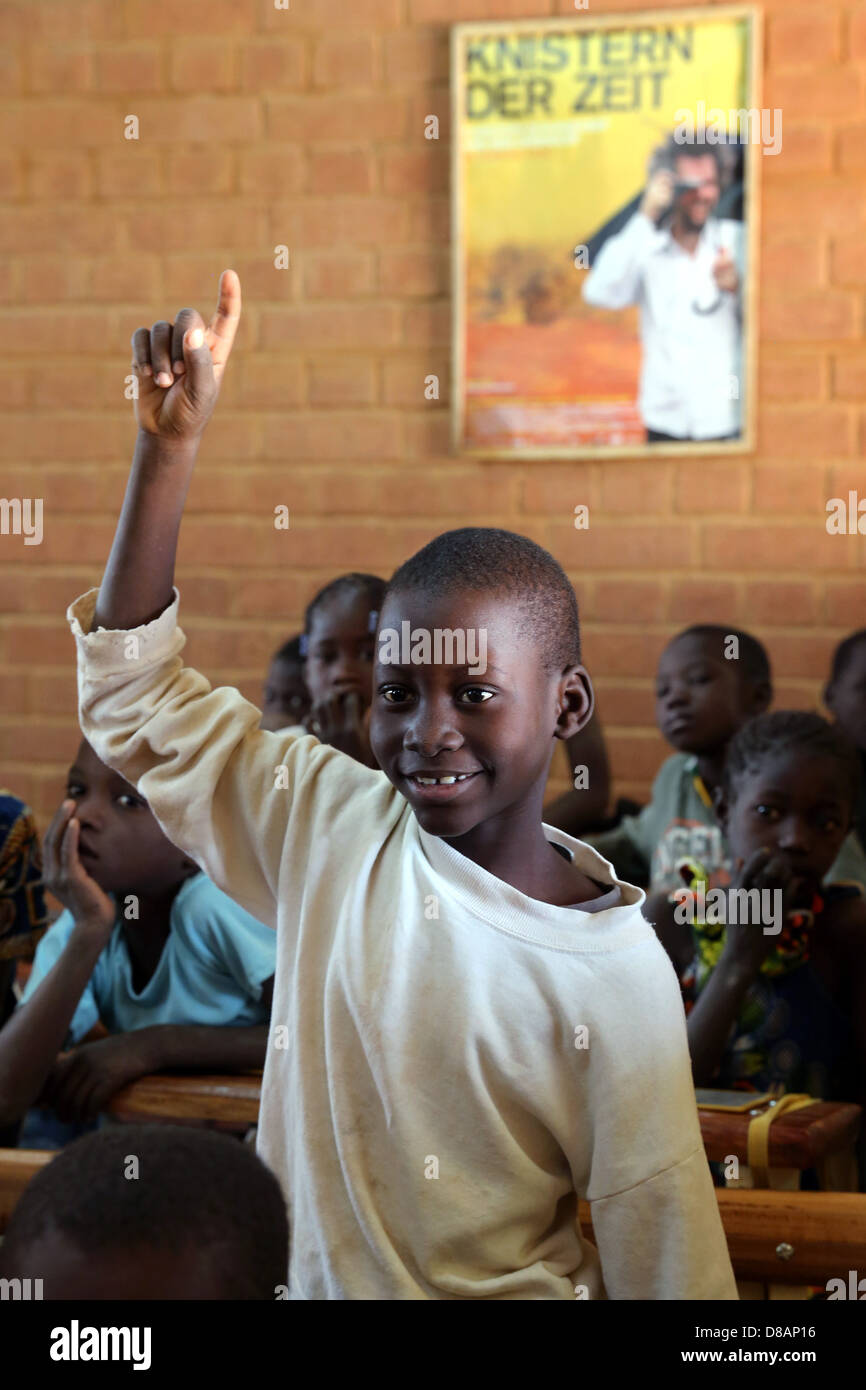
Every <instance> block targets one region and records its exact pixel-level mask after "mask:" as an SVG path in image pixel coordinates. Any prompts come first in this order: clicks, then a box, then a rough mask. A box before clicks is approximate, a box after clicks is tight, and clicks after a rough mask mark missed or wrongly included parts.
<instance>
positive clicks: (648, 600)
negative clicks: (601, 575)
mask: <svg viewBox="0 0 866 1390" xmlns="http://www.w3.org/2000/svg"><path fill="white" fill-rule="evenodd" d="M586 610H587V605H586V603H584V613H585V616H586V617H591V618H592V620H593V621H598V622H603V623H657V622H660V621H661V620H662V618H663V617H664V615H665V587H664V585H663V584H662V583H661V581H659V580H657V579H600V580H599V581H598V583H597V584H596V585H595V588H594V592H593V598H592V601H591V603H590V606H589V611H588V612H587V611H586Z"/></svg>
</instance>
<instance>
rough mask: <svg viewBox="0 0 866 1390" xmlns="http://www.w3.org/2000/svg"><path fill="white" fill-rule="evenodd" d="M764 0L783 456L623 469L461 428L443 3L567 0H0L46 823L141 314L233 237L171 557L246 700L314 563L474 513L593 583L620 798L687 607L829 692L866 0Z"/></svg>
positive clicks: (111, 502)
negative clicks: (778, 131)
mask: <svg viewBox="0 0 866 1390" xmlns="http://www.w3.org/2000/svg"><path fill="white" fill-rule="evenodd" d="M643 8H647V6H646V5H644V4H636V3H627V2H626V3H623V0H592V5H591V13H592V14H593V15H603V14H608V13H613V12H617V11H623V12H626V11H634V10H638V9H643ZM665 8H669V9H676V8H683V7H682V6H677V5H676V4H675V3H669V4H668V5H666V6H665ZM760 8H762V9H763V10H764V11H765V14H766V18H767V50H766V51H767V59H766V85H765V93H764V104H765V105H767V106H769V107H780V108H781V109H782V110H783V118H784V127H783V131H784V143H783V149H782V153H781V154H780V155H779V156H778V157H776V158H765V159H763V160H762V175H763V224H762V236H761V243H762V245H761V255H762V264H761V291H760V299H761V305H760V341H759V360H760V375H759V395H760V400H759V409H758V447H757V449H756V451H755V453H754V455H750V456H739V457H736V458H724V459H723V458H719V459H712V458H709V459H707V458H702V459H695V460H693V461H683V462H680V461H675V460H672V459H666V458H665V457H664V456H661V455H659V456H658V457H653V459H652V460H651V461H649V462H640V461H621V462H611V463H604V464H602V463H593V462H588V463H587V462H570V463H569V462H551V463H545V462H522V463H506V462H473V461H466V460H461V459H459V458H455V457H452V456H451V455H450V452H449V443H448V402H447V386H446V383H447V382H448V379H449V356H450V350H449V343H450V327H449V289H448V252H449V193H448V186H449V171H448V159H449V152H448V127H449V92H448V27H449V25H450V24H451V23H452V22H456V21H459V20H464V19H475V18H491V19H492V18H509V17H527V18H529V17H533V16H551V15H556V14H574V13H575V10H574V6H573V4H571V3H567V0H292V3H291V9H290V10H289V11H288V12H285V11H276V10H275V9H274V7H273V4H272V3H271V0H183V3H177V0H79V2H78V3H76V4H74V5H72V4H69V3H68V0H27V3H17V4H10V3H0V79H2V81H0V90H2V100H0V188H2V193H3V207H2V211H0V252H2V265H0V408H2V411H3V417H2V423H0V467H2V474H0V477H2V485H0V494H2V495H3V496H5V497H12V496H20V497H27V496H29V497H36V496H39V497H42V498H43V504H44V538H43V541H42V544H41V545H39V546H32V547H27V546H24V545H23V541H22V538H21V537H15V536H6V537H2V536H0V612H2V616H0V781H3V782H5V783H7V784H8V785H9V786H11V787H12V788H14V789H15V790H17V791H18V792H19V794H21V795H23V796H25V797H27V798H29V799H30V800H31V802H32V803H33V804H34V806H35V807H36V809H37V811H38V812H39V813H40V817H41V818H42V819H43V820H44V817H45V815H46V813H48V812H50V811H51V810H52V809H53V807H54V806H55V805H56V803H57V800H58V799H59V794H60V791H61V787H62V783H61V778H62V776H63V774H64V772H65V768H66V766H67V765H68V763H69V761H70V760H71V757H72V754H73V751H74V748H75V746H76V743H77V733H76V729H77V725H76V718H75V690H74V672H73V668H72V658H73V648H72V642H71V638H70V636H69V633H68V628H67V625H66V622H65V618H64V610H65V607H66V605H67V603H68V602H69V601H70V600H71V599H72V598H73V597H75V596H76V595H77V594H78V593H80V592H81V591H82V590H84V589H86V588H87V587H89V586H90V585H92V584H95V583H96V582H97V581H98V579H99V576H100V573H101V570H102V566H103V564H104V561H105V558H106V555H107V552H108V547H109V544H110V540H111V536H112V532H113V526H114V520H115V517H116V513H117V510H118V507H119V504H120V501H121V498H122V495H123V488H124V480H125V476H126V472H127V469H128V463H129V458H130V451H131V448H132V442H133V437H134V435H133V423H132V418H131V405H130V403H129V402H128V401H127V400H125V399H124V377H125V374H126V372H127V371H128V366H127V364H128V360H129V357H128V344H129V336H130V334H131V332H132V330H133V329H134V328H135V327H136V326H137V325H139V324H142V323H146V324H150V323H151V322H152V321H153V320H154V319H156V318H159V317H163V316H166V317H169V318H170V317H172V316H173V314H174V312H175V311H176V310H177V309H179V308H180V307H182V306H183V305H185V304H190V303H191V304H195V305H196V306H197V307H199V308H200V309H202V310H205V309H207V310H209V309H210V307H211V305H212V303H213V300H214V294H215V288H216V283H217V277H218V275H219V272H220V270H221V269H223V267H224V266H226V265H228V264H231V265H232V266H234V267H235V268H236V269H237V270H238V271H239V273H240V275H241V279H242V282H243V285H244V290H245V309H244V319H243V323H242V326H241V330H240V334H239V337H238V340H237V345H236V350H235V358H234V360H233V361H232V363H231V365H230V368H229V371H228V373H227V378H226V382H225V387H224V390H223V394H222V398H221V401H220V404H219V406H218V412H217V416H216V419H215V422H214V423H213V424H212V426H211V428H210V430H209V432H208V434H207V436H206V441H205V445H204V449H203V453H202V458H201V463H200V467H199V471H198V475H197V478H196V481H195V483H194V486H193V489H192V495H191V498H190V505H189V511H188V515H187V519H186V521H185V524H184V530H183V540H182V545H181V554H180V565H179V571H178V573H179V580H180V584H181V587H182V591H183V623H184V627H185V629H186V631H187V633H188V635H189V644H188V648H187V651H188V656H189V659H190V660H191V661H192V662H194V663H195V664H196V665H198V666H199V667H200V668H201V669H203V670H204V671H205V672H207V673H208V675H209V676H210V677H211V678H212V679H213V680H214V681H215V682H232V683H237V684H239V685H240V686H241V688H242V689H243V690H244V691H245V693H247V694H249V695H250V696H252V697H253V698H254V697H255V696H256V694H257V692H258V690H259V687H260V681H261V676H262V673H263V671H264V668H265V666H266V662H267V658H268V655H269V653H270V652H271V651H272V649H273V648H274V647H275V646H276V645H277V643H278V642H280V641H281V640H282V639H283V637H284V636H285V635H287V634H288V633H289V632H290V631H292V630H293V629H296V628H297V626H298V623H299V619H300V615H301V611H302V607H303V605H304V603H305V601H306V600H307V599H308V598H309V597H310V596H311V594H312V592H313V591H314V590H315V589H316V588H317V587H318V586H319V584H320V583H321V582H323V581H325V580H326V579H328V578H330V577H331V576H332V575H333V574H334V573H336V572H338V571H340V570H344V569H346V568H350V567H351V568H361V569H370V570H373V571H379V572H387V571H389V570H390V569H391V567H393V566H394V565H396V564H397V563H398V562H399V561H400V560H401V559H403V558H404V557H405V556H406V555H407V554H408V553H410V552H411V551H412V550H413V549H415V548H416V547H417V546H419V545H420V544H422V543H423V542H425V541H426V540H427V539H428V538H429V537H430V536H432V535H433V534H435V533H436V532H438V531H439V530H441V529H444V528H447V527H450V526H452V525H462V524H466V523H470V522H476V523H480V524H494V525H504V526H508V527H511V528H513V529H515V530H518V531H523V532H526V533H528V534H529V535H531V536H533V537H535V538H536V539H537V540H539V541H541V542H542V543H543V544H545V545H547V546H549V547H550V549H552V550H553V552H554V553H555V554H556V555H557V556H558V557H559V559H560V560H561V561H562V562H563V564H565V566H566V567H567V569H568V571H569V573H570V575H571V576H572V577H573V579H574V582H575V584H576V586H577V590H578V594H579V598H580V601H581V605H582V612H583V620H584V630H585V646H586V659H587V662H588V664H589V666H590V669H591V671H592V672H593V674H594V676H595V678H596V682H597V687H598V691H599V702H600V707H601V710H602V713H603V716H604V720H605V725H606V728H607V732H608V735H609V739H610V745H611V750H612V755H613V768H614V772H615V775H616V785H617V791H618V792H619V793H620V794H631V795H638V796H640V795H642V794H644V793H645V792H646V790H647V787H648V784H649V781H650V780H651V777H652V775H653V773H654V771H655V769H656V767H657V766H658V763H659V762H660V760H661V757H662V756H663V751H664V749H663V745H662V743H661V740H660V739H659V737H658V735H657V734H656V732H655V730H654V727H653V724H652V700H651V690H652V672H653V667H654V662H655V659H656V656H657V654H658V651H659V649H660V647H661V645H663V643H664V642H665V640H666V638H667V637H668V636H669V635H670V634H671V633H672V632H674V631H675V630H676V629H677V628H678V627H680V626H682V625H683V624H685V623H688V622H691V621H694V620H699V619H703V620H716V621H721V622H725V623H731V624H745V625H748V626H749V627H751V628H753V629H754V630H755V631H756V632H757V633H758V634H759V635H760V636H761V637H762V638H764V639H765V640H766V641H767V642H768V644H769V646H770V649H771V653H772V656H773V659H774V662H775V665H776V670H777V673H778V686H779V694H780V701H781V702H782V703H786V704H788V703H790V704H795V705H804V706H809V705H813V704H814V703H815V701H816V700H817V698H818V695H819V691H820V685H821V679H820V677H821V674H822V673H823V671H824V669H825V667H826V663H827V658H828V655H829V653H830V651H831V649H832V647H833V645H834V644H835V642H836V641H837V640H838V639H839V638H840V637H841V636H842V635H843V634H844V633H845V632H846V631H848V630H850V629H851V628H852V627H853V626H855V625H858V626H859V625H862V624H863V623H864V622H866V607H864V603H863V593H864V591H863V586H862V566H863V561H864V546H866V541H864V539H863V538H862V537H850V538H848V537H838V536H834V537H829V536H828V535H827V534H826V531H825V524H824V523H825V510H824V509H825V503H826V500H827V499H828V498H830V497H833V496H845V495H846V494H847V492H848V490H849V489H857V488H859V489H861V491H862V492H863V494H864V496H866V480H864V476H863V468H862V458H863V453H864V444H866V408H864V404H863V402H864V396H866V350H864V346H863V327H864V322H863V320H864V291H866V230H864V228H866V222H864V213H866V105H864V88H866V6H864V5H863V4H862V0H821V4H802V5H800V4H796V3H794V4H791V3H789V0H766V3H764V4H763V5H762V6H761V7H760ZM130 113H132V114H136V115H137V116H138V117H139V119H140V125H141V138H140V139H139V140H138V141H137V142H135V141H126V140H124V139H123V137H122V130H123V119H124V117H125V116H126V115H128V114H130ZM428 113H435V114H437V115H438V116H439V117H440V121H441V125H442V138H441V139H440V141H439V142H438V144H437V143H433V142H430V141H427V140H425V139H424V137H423V123H424V117H425V115H427V114H428ZM279 243H284V244H286V245H287V246H288V247H289V248H290V256H291V264H290V268H289V270H287V271H277V270H275V269H274V265H273V248H274V246H275V245H276V244H279ZM431 372H435V373H438V374H439V376H440V379H441V381H442V383H443V386H445V387H446V389H445V397H446V399H443V400H442V401H440V402H438V403H437V402H427V401H425V400H424V395H423V380H424V377H425V376H426V375H427V374H428V373H431ZM580 502H585V503H588V504H589V506H590V509H591V512H590V517H591V523H590V529H589V530H588V531H586V532H577V531H575V530H574V526H573V512H574V506H575V504H577V503H580ZM279 504H285V505H287V506H288V507H289V508H290V513H291V527H290V529H289V531H287V532H286V531H276V530H275V529H274V526H273V513H274V507H275V506H277V505H279ZM558 770H559V773H560V775H562V774H563V773H564V771H565V765H564V762H563V763H562V765H561V767H560V768H559V769H558Z"/></svg>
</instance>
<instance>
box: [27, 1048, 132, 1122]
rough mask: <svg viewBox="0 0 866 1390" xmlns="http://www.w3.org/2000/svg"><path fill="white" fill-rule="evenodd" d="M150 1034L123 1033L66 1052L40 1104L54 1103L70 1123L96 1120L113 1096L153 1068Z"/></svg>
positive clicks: (48, 1079)
mask: <svg viewBox="0 0 866 1390" xmlns="http://www.w3.org/2000/svg"><path fill="white" fill-rule="evenodd" d="M146 1033H147V1029H142V1030H140V1032H133V1033H120V1034H117V1035H115V1036H113V1037H110V1038H103V1039H102V1041H101V1042H92V1043H85V1044H83V1045H82V1046H80V1047H76V1048H75V1049H74V1050H73V1051H72V1052H67V1053H64V1054H62V1055H61V1056H60V1057H59V1058H58V1059H57V1061H56V1062H55V1063H54V1066H53V1067H52V1068H51V1071H50V1072H49V1073H48V1077H47V1079H46V1081H45V1085H44V1086H43V1087H42V1091H41V1093H40V1095H39V1099H38V1102H37V1104H38V1105H44V1106H50V1107H51V1108H52V1109H53V1110H56V1111H57V1114H58V1116H59V1118H60V1119H61V1120H63V1121H65V1122H66V1123H67V1124H72V1123H76V1122H80V1121H82V1120H94V1119H96V1116H97V1115H98V1114H99V1113H100V1111H102V1110H104V1109H105V1107H106V1105H107V1104H108V1102H109V1100H110V1099H111V1097H112V1096H113V1095H115V1094H116V1093H117V1092H118V1091H120V1090H122V1088H123V1087H124V1086H127V1085H128V1084H129V1083H130V1081H135V1080H137V1079H138V1077H140V1076H146V1075H147V1074H148V1072H150V1071H152V1070H153V1065H152V1059H151V1057H150V1055H149V1052H148V1048H147V1044H146V1038H145V1037H144V1034H146Z"/></svg>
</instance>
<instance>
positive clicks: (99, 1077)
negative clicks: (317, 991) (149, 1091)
mask: <svg viewBox="0 0 866 1390" xmlns="http://www.w3.org/2000/svg"><path fill="white" fill-rule="evenodd" d="M44 877H45V884H46V887H47V888H48V889H49V891H50V892H51V893H53V895H54V896H55V897H56V898H58V899H59V900H60V901H61V902H62V903H63V905H64V907H65V909H66V910H65V911H64V912H63V913H62V914H61V916H60V917H59V918H58V920H57V921H56V922H55V923H54V925H53V926H52V927H50V928H49V930H48V932H47V933H46V934H45V936H44V937H43V938H42V940H41V942H40V943H39V946H38V948H37V952H36V960H35V963H34V967H33V971H32V973H31V976H30V979H29V981H28V983H27V986H26V989H25V991H24V995H23V997H22V999H21V1002H20V1003H19V1005H18V1008H17V1009H16V1011H15V1013H14V1014H13V1016H12V1017H11V1018H10V1019H9V1021H8V1022H7V1024H6V1026H5V1027H4V1028H3V1030H2V1032H0V1126H3V1125H13V1124H17V1123H18V1121H20V1119H21V1118H22V1116H23V1115H24V1114H25V1112H26V1111H27V1110H28V1109H29V1108H30V1107H31V1106H33V1105H34V1103H36V1102H37V1101H38V1103H39V1105H40V1106H45V1107H49V1108H51V1109H52V1110H54V1111H55V1113H56V1115H57V1116H58V1117H59V1118H60V1120H61V1121H64V1122H74V1123H76V1124H78V1123H81V1122H87V1121H92V1120H94V1119H95V1118H96V1116H97V1115H98V1114H99V1113H100V1111H101V1110H102V1109H103V1108H104V1107H105V1105H106V1103H107V1102H108V1100H109V1099H110V1098H111V1096H112V1095H113V1094H114V1093H115V1092H116V1091H118V1090H120V1089H121V1088H122V1087H123V1086H125V1085H127V1084H128V1083H129V1082H131V1081H134V1080H135V1079H136V1078H137V1077H139V1076H143V1075H146V1074H147V1073H149V1072H153V1071H161V1070H164V1069H167V1068H188V1069H191V1070H196V1069H204V1070H215V1071H245V1070H250V1069H255V1068H258V1067H262V1066H263V1065H264V1060H265V1051H266V1047H267V1036H268V1021H269V1017H270V1006H271V998H272V993H273V976H274V968H275V954H276V947H275V936H274V933H273V931H272V930H271V929H270V928H268V927H266V926H264V925H263V924H262V923H261V922H258V921H257V920H256V919H255V918H254V917H251V916H250V914H249V913H248V912H246V911H244V909H243V908H241V907H239V906H238V905H237V904H236V903H234V902H233V901H232V899H231V898H229V897H227V896H226V894H225V893H223V892H221V891H220V889H218V888H217V887H216V885H215V884H214V883H212V882H211V881H210V880H209V879H208V878H206V877H205V876H204V874H202V873H201V871H200V870H199V868H198V866H197V865H196V864H195V863H194V862H193V861H192V860H191V859H190V858H189V857H188V856H187V855H185V854H184V853H183V851H182V850H179V849H177V848H176V846H175V845H173V844H172V843H171V842H170V841H169V840H168V839H167V838H166V836H165V835H164V834H163V832H162V830H161V828H160V826H159V824H158V822H157V820H156V818H155V816H154V815H153V813H152V811H151V810H150V808H149V807H148V805H147V802H146V801H145V800H144V798H143V797H142V796H140V794H139V793H138V792H137V791H136V790H135V788H134V787H132V786H130V784H129V783H128V782H127V781H125V779H124V778H122V777H120V776H119V775H118V774H117V773H115V772H112V771H111V769H110V768H108V767H106V766H105V764H104V763H102V762H101V761H100V759H99V758H97V756H96V754H95V753H94V751H93V749H92V748H91V747H90V745H89V744H88V743H87V742H82V744H81V746H80V748H79V750H78V755H77V758H76V762H75V764H74V766H73V767H72V768H71V769H70V772H69V778H68V786H67V799H66V800H65V801H64V802H63V804H62V806H61V807H60V809H59V810H58V812H57V814H56V815H55V817H54V820H53V821H52V823H51V826H50V828H49V830H48V833H47V834H46V837H45V844H44ZM97 1023H99V1024H101V1025H102V1027H103V1029H104V1030H106V1031H107V1033H108V1036H107V1037H102V1038H100V1039H98V1040H96V1041H86V1039H87V1036H88V1034H89V1033H90V1032H91V1030H92V1029H93V1028H94V1025H96V1024H97ZM69 1048H71V1049H72V1051H70V1052H68V1053H66V1054H65V1055H63V1056H60V1057H58V1055H57V1054H58V1052H60V1051H61V1049H69ZM30 1130H31V1131H32V1125H31V1126H30ZM33 1133H35V1131H33V1132H32V1133H31V1132H30V1131H28V1142H29V1143H32V1142H33Z"/></svg>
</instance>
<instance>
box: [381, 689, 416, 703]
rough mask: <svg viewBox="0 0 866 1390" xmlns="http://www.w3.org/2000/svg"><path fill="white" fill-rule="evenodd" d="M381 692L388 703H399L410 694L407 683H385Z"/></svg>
mask: <svg viewBox="0 0 866 1390" xmlns="http://www.w3.org/2000/svg"><path fill="white" fill-rule="evenodd" d="M379 694H380V695H381V696H382V699H383V700H384V701H385V703H386V704H389V705H399V704H401V703H402V702H403V701H404V700H406V699H407V698H408V696H409V691H408V690H407V689H406V687H405V685H383V686H382V688H381V690H380V691H379Z"/></svg>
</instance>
